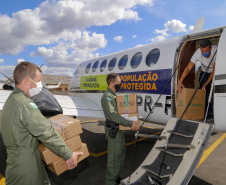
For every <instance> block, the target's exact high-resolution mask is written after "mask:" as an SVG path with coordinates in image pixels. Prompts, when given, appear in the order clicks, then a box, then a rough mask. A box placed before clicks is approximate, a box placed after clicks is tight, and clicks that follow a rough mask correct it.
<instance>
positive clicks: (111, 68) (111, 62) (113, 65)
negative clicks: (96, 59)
mask: <svg viewBox="0 0 226 185" xmlns="http://www.w3.org/2000/svg"><path fill="white" fill-rule="evenodd" d="M116 61H117V59H116V57H115V58H113V59H111V61H110V62H109V64H108V70H109V71H112V70H113V69H114V68H115V65H116Z"/></svg>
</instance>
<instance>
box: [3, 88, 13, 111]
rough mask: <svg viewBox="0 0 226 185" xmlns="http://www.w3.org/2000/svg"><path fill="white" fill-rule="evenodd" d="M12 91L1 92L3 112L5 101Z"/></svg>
mask: <svg viewBox="0 0 226 185" xmlns="http://www.w3.org/2000/svg"><path fill="white" fill-rule="evenodd" d="M11 92H12V91H7V90H0V110H2V108H3V105H4V104H5V101H6V100H7V98H8V97H9V95H10V94H11Z"/></svg>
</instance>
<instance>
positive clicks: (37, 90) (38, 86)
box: [29, 78, 42, 97]
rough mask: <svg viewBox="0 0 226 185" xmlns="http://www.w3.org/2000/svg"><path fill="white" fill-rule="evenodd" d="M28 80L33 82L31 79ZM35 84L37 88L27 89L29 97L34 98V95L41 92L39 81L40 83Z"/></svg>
mask: <svg viewBox="0 0 226 185" xmlns="http://www.w3.org/2000/svg"><path fill="white" fill-rule="evenodd" d="M30 80H31V81H32V82H34V81H33V80H32V79H31V78H30ZM34 83H35V82H34ZM35 84H36V85H37V87H34V88H32V89H29V93H30V97H32V96H35V95H36V94H38V93H40V92H41V90H42V82H41V81H40V82H37V83H35Z"/></svg>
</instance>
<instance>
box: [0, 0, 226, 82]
mask: <svg viewBox="0 0 226 185" xmlns="http://www.w3.org/2000/svg"><path fill="white" fill-rule="evenodd" d="M202 17H205V23H204V26H203V30H206V29H211V28H215V27H220V26H225V25H226V1H225V0H217V1H213V0H199V1H197V0H189V1H181V0H114V1H112V0H32V1H31V0H7V1H0V71H1V72H3V73H5V74H6V75H8V76H12V74H13V70H14V68H15V66H16V65H17V64H19V63H20V62H22V61H29V62H32V63H35V64H36V65H38V66H41V65H42V64H43V67H42V72H43V74H51V75H66V76H72V75H73V73H74V71H75V70H76V67H77V66H78V65H79V63H81V62H83V61H86V60H89V59H92V58H96V57H99V56H103V55H107V54H111V53H115V52H118V51H121V50H125V49H129V48H133V47H136V46H139V45H145V44H149V43H152V42H158V41H162V40H166V39H169V38H172V37H176V36H180V35H184V34H188V33H191V32H192V29H193V28H194V25H195V23H196V21H197V20H198V19H199V18H202ZM5 79H6V78H5V77H4V76H3V75H1V74H0V80H5Z"/></svg>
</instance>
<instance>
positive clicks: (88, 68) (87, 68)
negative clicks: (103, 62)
mask: <svg viewBox="0 0 226 185" xmlns="http://www.w3.org/2000/svg"><path fill="white" fill-rule="evenodd" d="M90 67H91V63H89V64H88V65H87V66H86V70H85V72H86V73H88V72H89V70H90Z"/></svg>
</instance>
